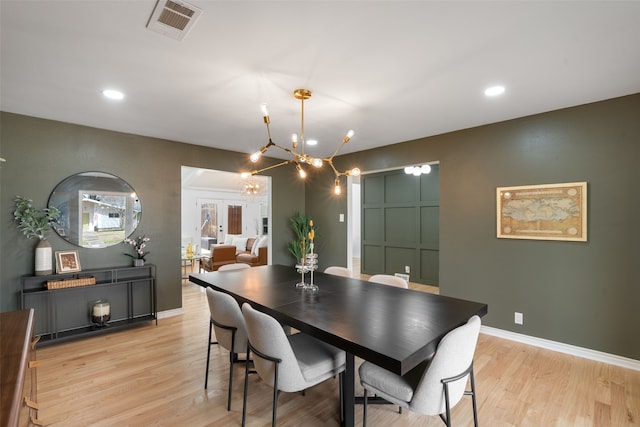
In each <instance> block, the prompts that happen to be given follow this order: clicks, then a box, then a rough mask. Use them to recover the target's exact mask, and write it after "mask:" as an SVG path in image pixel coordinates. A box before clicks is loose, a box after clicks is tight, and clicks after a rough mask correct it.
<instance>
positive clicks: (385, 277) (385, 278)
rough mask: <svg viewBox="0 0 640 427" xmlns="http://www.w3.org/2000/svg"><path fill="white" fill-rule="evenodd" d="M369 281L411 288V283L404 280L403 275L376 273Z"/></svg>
mask: <svg viewBox="0 0 640 427" xmlns="http://www.w3.org/2000/svg"><path fill="white" fill-rule="evenodd" d="M369 282H374V283H381V284H383V285H389V286H396V287H398V288H405V289H409V284H408V283H407V281H406V280H404V279H403V278H402V277H398V276H393V275H391V274H374V275H373V276H371V277H369Z"/></svg>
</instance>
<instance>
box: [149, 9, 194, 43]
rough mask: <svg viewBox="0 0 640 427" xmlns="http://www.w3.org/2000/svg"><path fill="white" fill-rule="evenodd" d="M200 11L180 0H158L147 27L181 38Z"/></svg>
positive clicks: (173, 37)
mask: <svg viewBox="0 0 640 427" xmlns="http://www.w3.org/2000/svg"><path fill="white" fill-rule="evenodd" d="M201 13H202V10H200V9H199V8H197V7H195V6H193V5H191V4H189V3H185V2H183V1H180V0H158V3H157V4H156V8H155V9H154V10H153V13H152V14H151V18H149V22H148V23H147V28H148V29H150V30H151V31H155V32H157V33H160V34H162V35H165V36H167V37H171V38H172V39H176V40H182V39H183V38H184V37H185V36H186V35H187V33H188V32H189V31H190V30H191V28H193V25H194V24H195V23H196V21H197V20H198V17H199V16H200V14H201Z"/></svg>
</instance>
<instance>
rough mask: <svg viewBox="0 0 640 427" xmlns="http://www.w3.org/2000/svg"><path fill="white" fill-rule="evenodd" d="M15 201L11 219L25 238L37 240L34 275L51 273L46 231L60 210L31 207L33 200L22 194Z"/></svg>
mask: <svg viewBox="0 0 640 427" xmlns="http://www.w3.org/2000/svg"><path fill="white" fill-rule="evenodd" d="M15 203H16V210H15V211H14V212H13V219H14V220H15V221H16V222H17V223H18V230H19V231H20V232H22V234H23V235H24V236H25V237H26V238H27V239H33V238H37V239H38V240H39V242H38V245H37V246H36V254H35V275H36V276H44V275H47V274H52V273H53V268H52V265H53V264H52V261H51V259H52V256H51V255H52V251H51V244H50V243H49V242H48V241H47V232H48V231H49V229H50V228H51V223H53V222H55V221H57V220H58V219H59V218H60V211H59V210H58V209H56V208H43V209H36V208H34V207H33V201H32V200H30V199H27V198H26V197H24V196H18V197H16V199H15Z"/></svg>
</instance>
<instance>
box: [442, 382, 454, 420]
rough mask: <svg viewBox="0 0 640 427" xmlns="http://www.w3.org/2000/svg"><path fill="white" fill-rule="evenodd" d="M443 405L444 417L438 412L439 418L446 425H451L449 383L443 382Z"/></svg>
mask: <svg viewBox="0 0 640 427" xmlns="http://www.w3.org/2000/svg"><path fill="white" fill-rule="evenodd" d="M444 406H445V410H446V414H447V415H446V419H445V418H444V417H443V416H442V414H440V418H442V421H444V423H445V424H446V425H447V427H451V406H450V405H449V383H445V384H444Z"/></svg>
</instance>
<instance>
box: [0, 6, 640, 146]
mask: <svg viewBox="0 0 640 427" xmlns="http://www.w3.org/2000/svg"><path fill="white" fill-rule="evenodd" d="M155 3H156V1H155V0H135V1H107V0H85V1H61V0H46V1H35V0H31V1H26V0H16V1H12V0H1V1H0V7H1V9H0V13H1V34H0V35H1V43H2V45H1V47H2V49H1V51H2V53H1V62H0V65H1V69H0V71H1V80H0V90H1V98H0V108H1V109H2V110H3V111H8V112H14V113H19V114H26V115H30V116H36V117H43V118H47V119H54V120H61V121H65V122H71V123H78V124H83V125H88V126H94V127H98V128H104V129H111V130H116V131H121V132H129V133H135V134H140V135H147V136H152V137H158V138H166V139H170V140H176V141H182V142H187V143H192V144H198V145H204V146H212V147H218V148H225V149H230V150H235V151H241V152H247V153H249V152H252V151H255V150H256V149H257V148H259V147H260V146H261V145H264V144H265V143H266V142H267V133H266V129H265V127H264V124H263V120H262V115H261V112H260V108H259V105H260V103H262V102H267V103H268V104H269V107H270V112H271V126H272V136H273V139H274V141H275V142H277V143H279V144H281V145H288V138H289V135H290V133H292V132H299V130H300V104H299V101H297V100H295V99H294V98H293V97H292V92H293V90H294V89H296V88H299V87H304V88H309V89H311V90H312V91H313V97H312V98H311V99H310V100H309V101H307V102H306V103H305V115H306V120H305V122H306V123H305V135H306V137H307V139H309V138H317V139H318V140H319V141H320V144H319V145H318V147H317V148H309V149H308V150H307V151H308V152H309V154H311V155H312V156H313V155H316V156H325V155H329V154H331V153H332V152H333V150H334V149H335V148H336V146H337V144H338V142H339V141H341V139H342V136H343V135H344V133H345V132H346V130H348V129H349V128H353V129H355V130H356V135H355V137H354V138H353V139H352V140H351V142H350V143H349V144H348V145H347V146H346V147H345V149H344V150H343V152H344V153H347V152H353V151H359V150H363V149H367V148H372V147H377V146H382V145H387V144H391V143H396V142H401V141H406V140H411V139H415V138H420V137H424V136H430V135H435V134H441V133H444V132H449V131H454V130H458V129H464V128H469V127H473V126H478V125H482V124H486V123H492V122H497V121H502V120H507V119H512V118H516V117H522V116H526V115H531V114H535V113H540V112H544V111H550V110H554V109H559V108H564V107H570V106H574V105H579V104H584V103H589V102H594V101H599V100H603V99H608V98H613V97H617V96H622V95H628V94H632V93H638V92H640V2H638V1H625V2H614V1H517V2H515V1H513V2H509V1H497V2H486V1H467V2H463V1H440V2H436V1H309V0H307V1H252V2H249V1H242V0H235V1H206V0H191V1H189V3H191V4H193V5H195V6H197V7H199V8H201V9H202V10H203V14H202V15H201V16H200V18H199V20H198V21H197V22H196V24H195V26H194V27H193V29H192V31H191V32H190V33H189V34H188V35H187V36H186V37H185V38H184V39H183V40H182V41H177V40H174V39H170V38H167V37H165V36H162V35H160V34H158V33H155V32H152V31H150V30H148V29H147V28H146V23H147V21H148V19H149V17H150V15H151V13H152V11H153V9H154V7H155ZM493 84H502V85H504V86H505V87H506V93H505V94H504V95H503V96H502V97H499V98H492V99H489V98H486V97H485V96H484V95H483V90H484V89H485V88H486V87H487V86H489V85H493ZM107 87H111V88H118V89H120V90H122V91H124V92H125V93H126V98H125V99H124V100H123V101H120V102H114V101H108V100H106V99H103V98H102V96H101V94H100V92H101V90H102V89H104V88H107ZM268 154H269V155H271V156H276V155H279V154H280V153H278V152H277V151H274V150H270V151H269V153H268Z"/></svg>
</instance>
